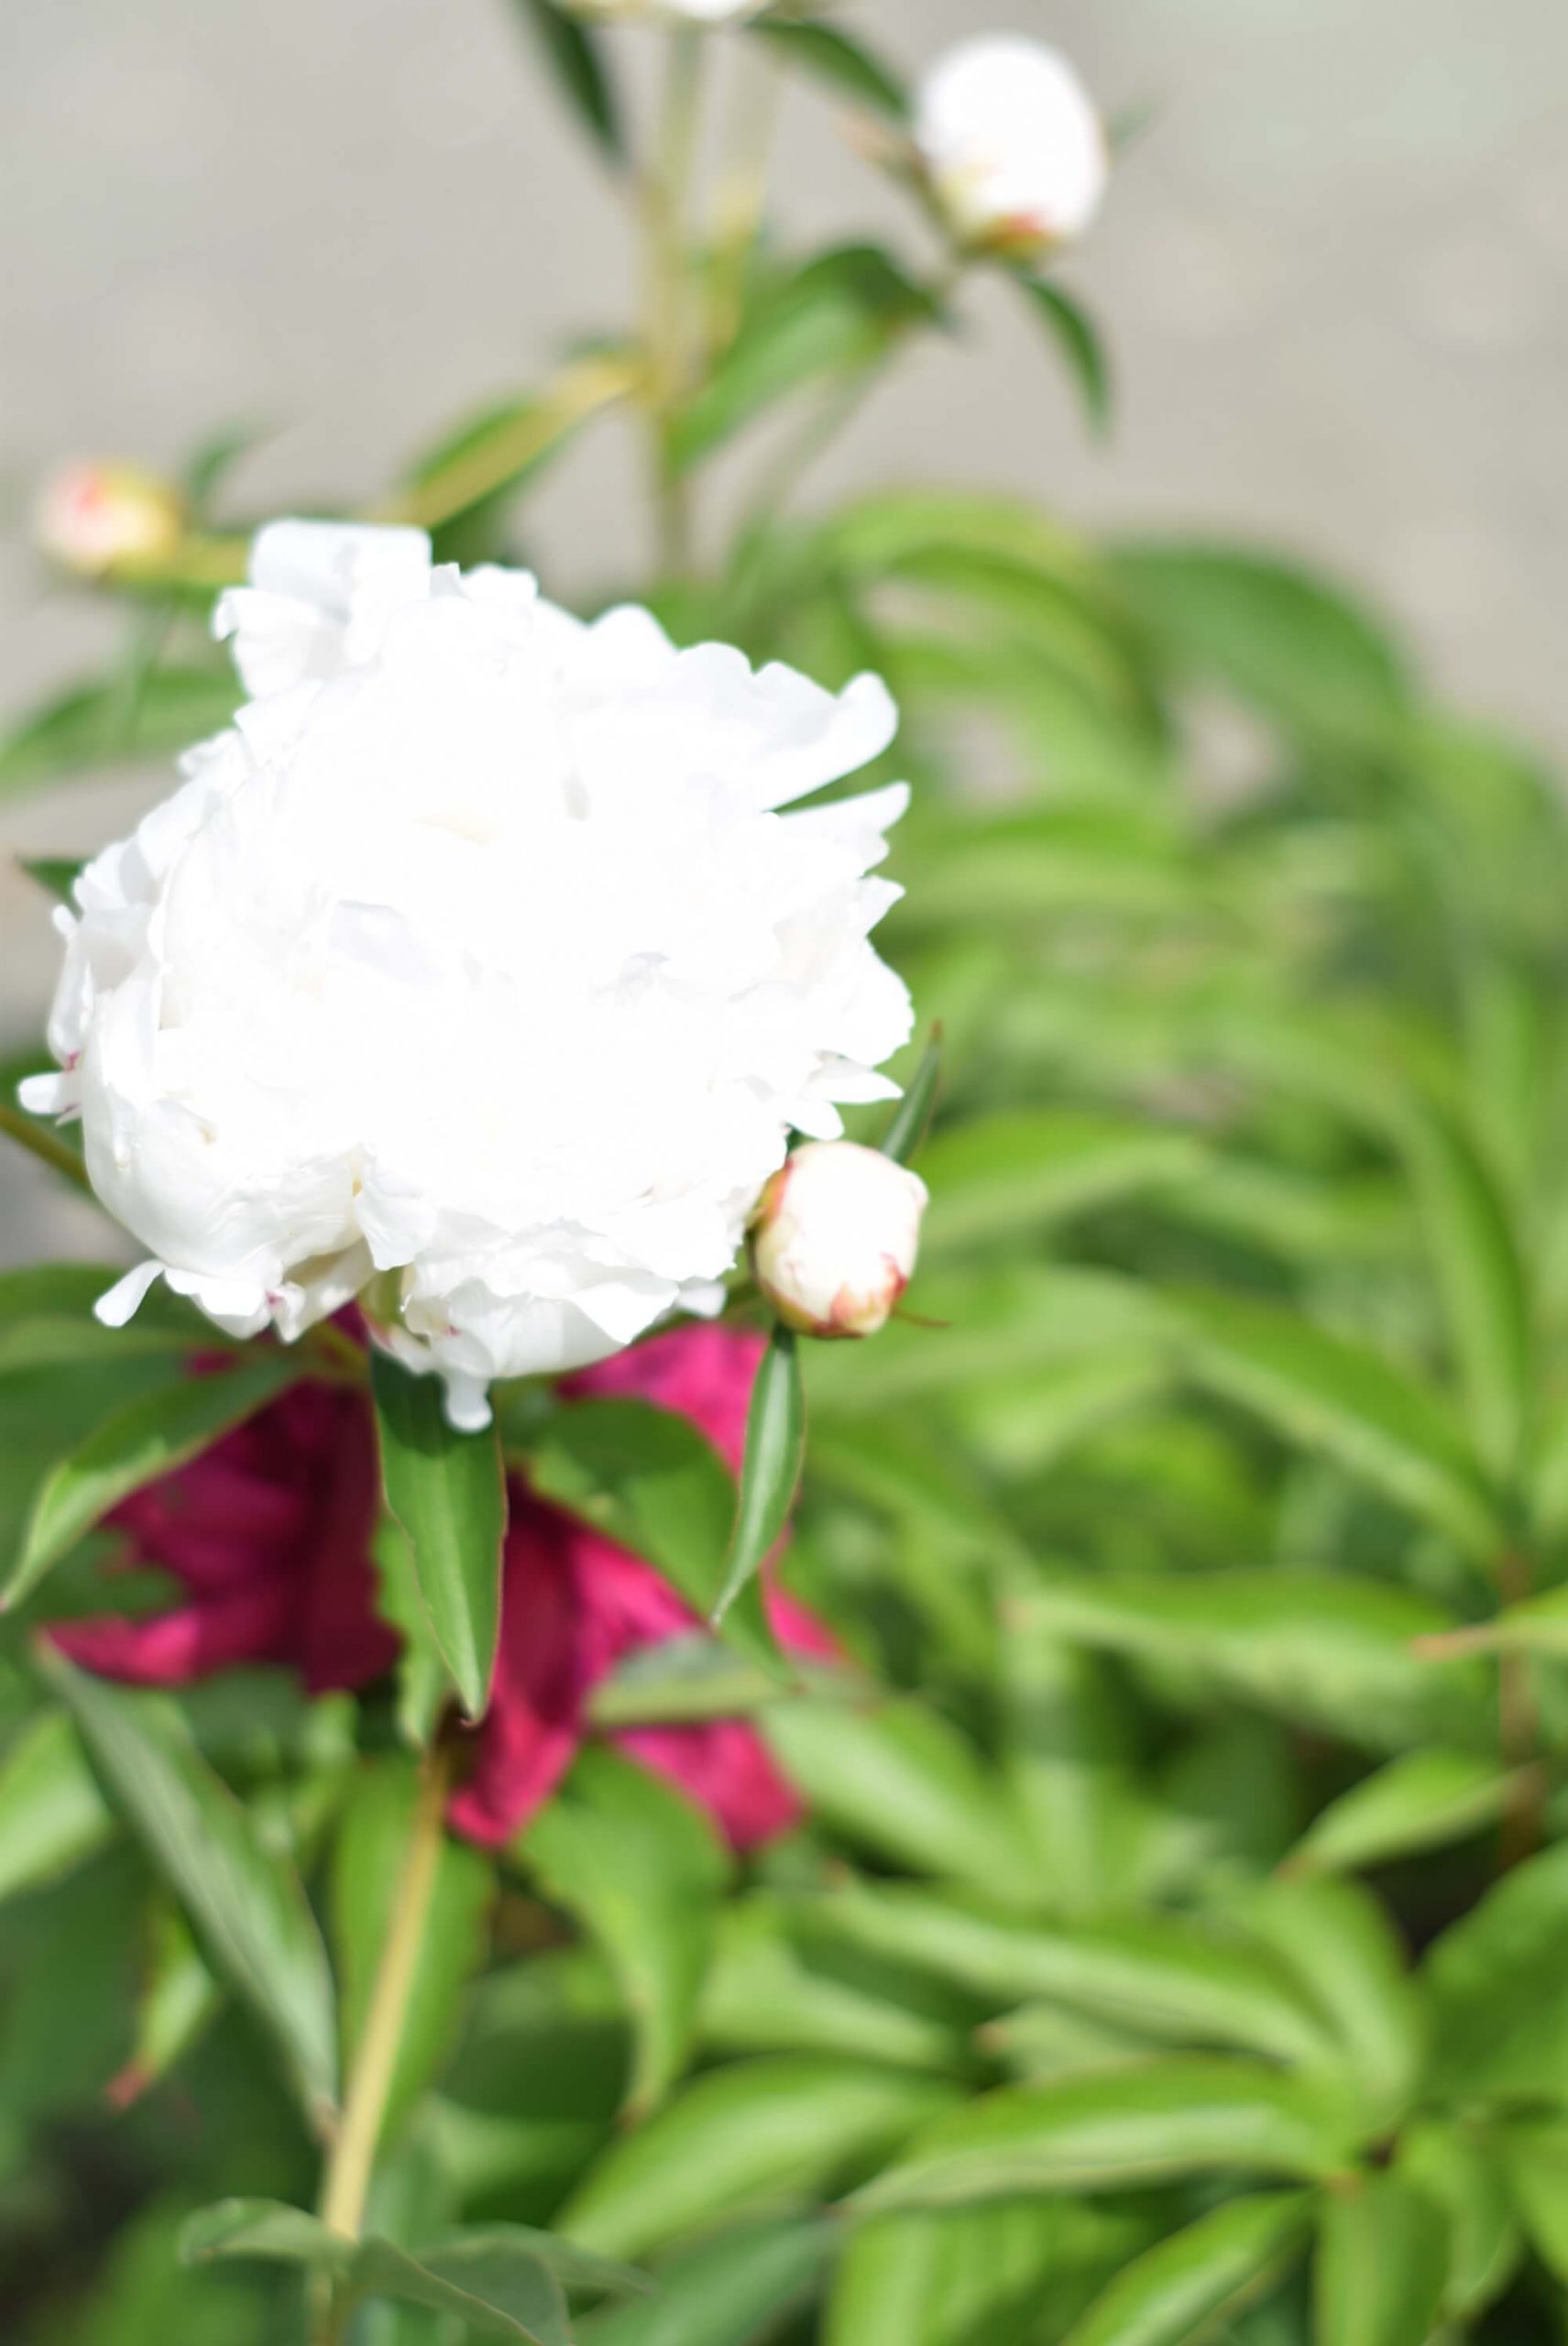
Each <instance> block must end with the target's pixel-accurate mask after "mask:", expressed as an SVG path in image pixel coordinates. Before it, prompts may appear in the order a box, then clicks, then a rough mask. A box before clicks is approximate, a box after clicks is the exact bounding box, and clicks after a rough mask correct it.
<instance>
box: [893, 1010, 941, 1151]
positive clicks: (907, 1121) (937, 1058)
mask: <svg viewBox="0 0 1568 2346" xmlns="http://www.w3.org/2000/svg"><path fill="white" fill-rule="evenodd" d="M941 1081H942V1030H941V1028H940V1026H935V1027H933V1028H932V1030H931V1039H930V1041H929V1042H928V1043H927V1046H926V1048H925V1050H924V1051H923V1052H922V1054H921V1058H920V1064H919V1066H918V1067H917V1068H916V1070H915V1073H914V1074H913V1076H911V1078H910V1080H909V1081H908V1083H907V1084H906V1085H905V1092H904V1097H903V1099H902V1100H901V1101H900V1102H899V1103H898V1105H897V1107H896V1108H895V1109H894V1112H893V1121H892V1123H891V1124H889V1125H888V1128H887V1130H886V1132H885V1133H883V1136H882V1140H881V1142H880V1143H879V1146H880V1147H881V1149H882V1153H883V1156H884V1157H892V1158H893V1160H894V1164H895V1165H907V1164H908V1163H909V1162H910V1161H911V1159H912V1158H913V1157H916V1155H917V1154H918V1152H919V1149H920V1145H921V1143H922V1142H923V1141H924V1139H925V1137H926V1135H927V1130H928V1128H929V1126H930V1123H931V1118H932V1116H933V1115H934V1114H935V1113H936V1107H937V1094H938V1090H939V1089H940V1086H941Z"/></svg>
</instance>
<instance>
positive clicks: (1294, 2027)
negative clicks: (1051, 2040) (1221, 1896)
mask: <svg viewBox="0 0 1568 2346" xmlns="http://www.w3.org/2000/svg"><path fill="white" fill-rule="evenodd" d="M822 1921H823V1924H824V1925H825V1926H826V1927H828V1928H829V1929H834V1930H837V1931H839V1932H840V1933H842V1934H844V1935H847V1936H848V1937H849V1938H850V1940H851V1941H852V1942H853V1944H855V1945H856V1946H861V1947H863V1948H866V1949H868V1950H870V1951H872V1952H875V1953H878V1954H881V1955H883V1956H886V1957H894V1958H896V1959H898V1960H900V1961H901V1962H903V1963H905V1964H911V1965H914V1966H916V1968H922V1969H926V1968H928V1969H930V1970H933V1971H935V1972H937V1973H938V1975H939V1976H940V1977H941V1978H943V1979H947V1980H949V1981H950V1982H952V1983H953V1984H954V1985H955V1986H958V1987H961V1988H963V1989H965V1990H969V1991H970V1992H971V1993H973V1994H975V1995H976V1996H979V1997H981V1998H983V1999H984V2000H985V2001H987V2002H989V2003H992V2004H993V2005H994V2006H997V2007H999V2008H1005V2007H1007V2006H1009V2005H1013V2004H1020V2003H1024V2002H1025V2001H1029V2000H1030V1999H1032V1998H1036V1997H1044V1998H1048V1999H1050V2000H1052V2001H1055V2002H1058V2003H1059V2004H1064V2005H1067V2006H1069V2008H1071V2009H1072V2010H1075V2011H1077V2012H1083V2013H1086V2014H1088V2015H1089V2016H1091V2018H1094V2019H1098V2020H1102V2021H1106V2022H1110V2023H1113V2024H1115V2025H1117V2026H1119V2027H1122V2028H1125V2029H1128V2030H1130V2031H1132V2032H1133V2033H1134V2034H1135V2036H1137V2035H1141V2036H1142V2037H1144V2038H1145V2039H1146V2040H1149V2039H1155V2040H1158V2041H1160V2042H1163V2043H1166V2044H1172V2045H1223V2046H1233V2045H1234V2046H1238V2047H1241V2048H1244V2049H1245V2050H1247V2051H1249V2052H1257V2053H1264V2054H1267V2055H1269V2056H1271V2057H1272V2058H1274V2059H1276V2060H1280V2061H1287V2062H1309V2063H1310V2062H1316V2063H1318V2064H1320V2065H1321V2063H1322V2061H1323V2060H1324V2058H1325V2056H1326V2055H1328V2054H1329V2053H1330V2052H1331V2050H1332V2041H1331V2038H1330V2035H1329V2032H1328V2030H1327V2029H1326V2027H1325V2025H1324V2023H1323V2019H1322V2017H1321V2014H1320V2013H1319V2012H1317V2011H1316V2010H1315V2009H1314V2008H1313V2005H1312V2003H1311V2001H1310V1998H1309V1997H1308V1996H1306V1995H1305V1994H1303V1993H1302V1991H1301V1990H1300V1988H1299V1986H1298V1984H1297V1983H1296V1982H1295V1981H1294V1980H1293V1979H1291V1978H1290V1976H1289V1973H1288V1970H1287V1969H1286V1968H1284V1966H1282V1965H1281V1963H1280V1962H1279V1961H1278V1959H1277V1957H1275V1956H1274V1955H1272V1954H1271V1953H1270V1952H1269V1951H1268V1950H1266V1948H1263V1947H1261V1946H1257V1945H1256V1944H1255V1943H1249V1941H1248V1940H1247V1938H1245V1936H1243V1935H1241V1934H1240V1933H1238V1932H1237V1931H1235V1930H1234V1929H1231V1930H1226V1929H1225V1928H1223V1926H1219V1925H1216V1924H1209V1923H1205V1922H1196V1921H1190V1920H1186V1919H1182V1918H1179V1917H1177V1916H1175V1915H1158V1914H1152V1913H1151V1914H1145V1915H1140V1916H1136V1917H1130V1918H1128V1919H1127V1920H1125V1921H1119V1920H1107V1921H1104V1922H1101V1923H1097V1924H1086V1925H1081V1926H1079V1927H1076V1928H1074V1929H1071V1930H1060V1929H1047V1928H1045V1927H1043V1926H1041V1925H1039V1924H1033V1923H1024V1922H1020V1921H1017V1920H1016V1919H1014V1917H1013V1916H1011V1915H1009V1914H1005V1913H983V1912H981V1911H978V1910H975V1909H970V1908H968V1907H964V1906H959V1905H957V1904H948V1903H944V1902H938V1900H936V1899H935V1898H932V1897H931V1896H929V1895H928V1894H927V1893H923V1892H919V1891H908V1890H906V1889H905V1888H904V1887H903V1886H902V1885H901V1886H900V1887H898V1888H896V1889H894V1888H889V1889H883V1890H875V1889H869V1888H866V1889H860V1890H857V1891H852V1892H848V1893H842V1892H841V1893H838V1894H836V1895H834V1896H833V1897H831V1898H829V1899H828V1900H827V1901H826V1902H825V1903H824V1905H823V1909H822Z"/></svg>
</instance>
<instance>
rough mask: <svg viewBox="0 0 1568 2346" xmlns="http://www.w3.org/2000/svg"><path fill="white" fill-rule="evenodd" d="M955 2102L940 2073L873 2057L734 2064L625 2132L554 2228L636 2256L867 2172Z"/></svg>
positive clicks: (601, 2249) (603, 2250)
mask: <svg viewBox="0 0 1568 2346" xmlns="http://www.w3.org/2000/svg"><path fill="white" fill-rule="evenodd" d="M953 2100H954V2088H952V2087H950V2086H948V2084H946V2083H945V2082H943V2081H942V2080H939V2079H938V2078H934V2077H916V2076H915V2075H913V2074H912V2073H910V2072H909V2071H906V2070H900V2069H891V2068H886V2067H884V2066H881V2065H880V2064H876V2063H872V2062H864V2061H847V2060H844V2059H842V2058H841V2057H835V2058H828V2059H824V2058H820V2057H818V2058H812V2057H809V2056H807V2055H785V2056H781V2057H778V2058H775V2059H762V2060H755V2061H733V2062H730V2063H729V2064H727V2065H726V2066H724V2067H723V2068H719V2069H715V2070H712V2071H711V2072H709V2074H708V2075H707V2076H706V2077H698V2078H696V2080H695V2081H694V2082H693V2083H692V2084H690V2085H688V2086H686V2087H685V2088H684V2089H683V2090H682V2091H681V2092H680V2093H679V2094H678V2095H677V2096H676V2097H675V2098H674V2100H672V2101H669V2102H666V2104H665V2105H664V2107H663V2110H659V2111H658V2112H657V2113H656V2114H655V2115H654V2116H653V2117H652V2118H651V2119H650V2120H649V2121H648V2122H647V2124H646V2125H644V2126H641V2127H640V2128H639V2129H638V2130H637V2132H635V2133H632V2134H627V2135H623V2136H621V2137H620V2140H619V2141H617V2142H616V2143H615V2144H614V2145H613V2146H612V2148H610V2149H609V2151H607V2152H606V2153H605V2154H604V2155H603V2157H602V2158H600V2159H599V2160H598V2164H597V2165H595V2166H593V2167H592V2168H591V2169H590V2171H589V2173H588V2175H587V2179H586V2181H585V2182H584V2183H583V2184H582V2185H581V2186H580V2187H579V2188H578V2190H577V2192H576V2196H575V2197H574V2198H572V2199H571V2200H570V2201H568V2203H567V2206H566V2208H565V2210H564V2212H563V2214H562V2216H561V2218H560V2226H561V2229H562V2231H565V2233H566V2234H567V2236H568V2237H569V2238H570V2239H572V2240H575V2241H577V2242H581V2243H582V2245H583V2246H585V2247H587V2248H591V2249H595V2250H597V2251H598V2253H600V2254H601V2255H609V2256H618V2257H641V2256H642V2255H644V2254H646V2253H649V2252H650V2251H652V2250H653V2249H656V2248H659V2247H661V2246H663V2243H664V2242H674V2241H678V2240H680V2239H682V2238H683V2237H685V2236H686V2235H689V2234H696V2233H700V2232H704V2231H710V2230H712V2228H713V2227H714V2226H715V2225H716V2224H717V2223H718V2222H719V2221H720V2220H722V2219H723V2218H725V2217H726V2216H729V2215H732V2214H733V2215H736V2216H740V2215H743V2214H746V2213H748V2212H750V2211H752V2210H761V2209H773V2208H776V2207H777V2206H778V2205H779V2203H780V2202H781V2200H798V2199H807V2198H813V2197H815V2196H817V2194H818V2193H820V2192H821V2191H823V2190H825V2189H827V2188H829V2187H831V2186H832V2184H833V2183H834V2182H835V2181H836V2180H838V2179H839V2177H842V2176H853V2175H855V2174H857V2173H861V2174H863V2173H864V2172H865V2169H866V2165H867V2164H868V2163H870V2162H871V2161H872V2160H873V2159H876V2158H880V2157H883V2156H885V2155H886V2154H888V2153H889V2152H891V2151H893V2150H894V2149H895V2148H896V2147H897V2146H898V2145H899V2144H900V2143H903V2142H905V2141H906V2140H907V2138H908V2136H909V2135H910V2134H911V2133H912V2132H914V2130H915V2129H916V2127H918V2126H919V2125H921V2124H922V2123H923V2122H924V2121H927V2120H929V2119H930V2118H931V2117H933V2116H934V2115H935V2113H936V2112H937V2111H938V2110H948V2109H950V2108H951V2106H952V2103H953Z"/></svg>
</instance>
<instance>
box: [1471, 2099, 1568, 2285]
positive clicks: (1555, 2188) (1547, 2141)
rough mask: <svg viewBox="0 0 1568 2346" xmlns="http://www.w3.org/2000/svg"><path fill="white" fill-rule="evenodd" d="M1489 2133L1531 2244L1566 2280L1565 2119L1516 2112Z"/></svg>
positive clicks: (1567, 2165) (1567, 2125)
mask: <svg viewBox="0 0 1568 2346" xmlns="http://www.w3.org/2000/svg"><path fill="white" fill-rule="evenodd" d="M1490 2139H1491V2143H1492V2145H1493V2147H1494V2148H1495V2150H1496V2152H1497V2153H1498V2154H1500V2155H1501V2158H1502V2161H1503V2166H1504V2172H1505V2174H1506V2175H1507V2176H1508V2191H1509V2196H1510V2198H1511V2199H1512V2201H1513V2204H1514V2206H1515V2208H1516V2209H1518V2210H1519V2218H1520V2220H1521V2221H1522V2223H1523V2225H1524V2228H1525V2231H1526V2232H1527V2233H1528V2234H1529V2236H1530V2245H1531V2247H1532V2248H1533V2249H1534V2250H1535V2252H1536V2253H1537V2255H1538V2256H1539V2257H1540V2258H1541V2262H1542V2264H1545V2266H1546V2267H1547V2269H1548V2271H1549V2272H1551V2273H1552V2274H1554V2275H1556V2277H1557V2279H1558V2280H1559V2281H1561V2282H1563V2283H1568V2120H1564V2119H1562V2118H1558V2117H1538V2118H1529V2117H1525V2118H1517V2119H1515V2120H1514V2121H1512V2122H1511V2123H1510V2124H1509V2125H1508V2126H1506V2127H1499V2128H1498V2129H1497V2132H1496V2133H1495V2135H1493V2136H1492V2137H1491V2138H1490Z"/></svg>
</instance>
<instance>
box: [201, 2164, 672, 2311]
mask: <svg viewBox="0 0 1568 2346" xmlns="http://www.w3.org/2000/svg"><path fill="white" fill-rule="evenodd" d="M181 2253H182V2255H183V2257H184V2259H185V2261H186V2263H188V2264H208V2263H212V2262H214V2261H216V2260H219V2259H238V2260H241V2261H245V2262H253V2263H262V2264H302V2265H304V2266H305V2267H306V2268H307V2269H308V2270H310V2271H312V2272H315V2273H321V2274H324V2275H330V2277H331V2278H332V2279H333V2280H334V2282H335V2283H336V2284H337V2285H338V2287H339V2288H340V2290H341V2291H342V2293H343V2301H344V2303H345V2305H348V2306H352V2305H353V2304H355V2303H356V2302H357V2301H359V2300H362V2299H365V2298H373V2297H385V2298H390V2299H391V2300H393V2301H394V2302H395V2303H397V2304H400V2305H411V2306H422V2307H423V2308H425V2309H426V2310H427V2311H428V2312H431V2313H434V2314H441V2315H444V2316H446V2317H448V2318H450V2319H455V2320H458V2321H461V2322H462V2323H463V2324H464V2325H465V2329H466V2334H468V2335H470V2336H472V2337H476V2338H510V2339H513V2340H521V2341H527V2346H572V2330H571V2322H570V2320H569V2318H568V2316H567V2311H566V2298H565V2289H564V2287H563V2281H564V2280H565V2279H576V2280H578V2281H582V2282H584V2284H585V2285H586V2286H595V2287H599V2288H603V2287H605V2286H616V2287H622V2288H624V2287H633V2288H636V2287H641V2286H642V2279H641V2275H636V2274H630V2273H628V2272H626V2271H625V2269H624V2268H622V2267H619V2266H609V2265H607V2264H605V2263H604V2262H603V2261H602V2260H601V2259H597V2258H594V2259H589V2258H585V2257H583V2256H580V2255H579V2254H577V2253H576V2252H575V2251H574V2250H573V2249H572V2248H571V2247H570V2245H569V2243H567V2242H556V2241H554V2240H552V2239H551V2237H550V2236H549V2235H548V2234H546V2233H543V2232H534V2231H529V2230H528V2229H527V2228H526V2227H523V2226H521V2225H499V2226H492V2227H490V2228H488V2229H486V2230H479V2231H473V2232H466V2233H454V2234H452V2235H450V2236H449V2237H448V2238H446V2239H444V2240H443V2241H440V2242H436V2243H435V2245H434V2246H433V2247H430V2248H424V2249H421V2250H420V2251H419V2252H418V2253H417V2255H409V2254H407V2253H405V2252H404V2251H403V2250H402V2249H400V2248H394V2247H393V2246H392V2244H391V2242H389V2241H385V2240H378V2239H376V2238H375V2237H371V2238H370V2239H367V2240H365V2241H359V2242H356V2241H352V2240H347V2239H345V2238H344V2237H342V2236H341V2235H340V2234H338V2233H336V2232H334V2231H328V2229H327V2227H326V2226H325V2225H324V2224H323V2223H320V2222H318V2220H316V2218H315V2217H313V2216H309V2215H306V2214H305V2212H304V2210H303V2209H299V2208H286V2207H283V2206H280V2204H279V2203H277V2202H276V2201H272V2200H265V2199H255V2200H247V2199H230V2200H225V2201H223V2202H222V2203H221V2204H220V2205H218V2206H217V2207H214V2208H204V2209H203V2210H202V2211H201V2213H200V2214H199V2215H197V2216H193V2217H192V2219H191V2220H190V2222H189V2223H188V2224H187V2225H186V2227H185V2231H184V2234H183V2236H182V2240H181ZM590 2276H591V2277H590Z"/></svg>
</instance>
